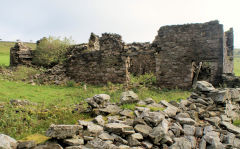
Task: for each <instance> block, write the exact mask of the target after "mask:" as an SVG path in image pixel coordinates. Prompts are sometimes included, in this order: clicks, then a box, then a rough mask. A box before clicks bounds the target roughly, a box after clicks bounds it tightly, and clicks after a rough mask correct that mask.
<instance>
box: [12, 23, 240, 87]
mask: <svg viewBox="0 0 240 149" xmlns="http://www.w3.org/2000/svg"><path fill="white" fill-rule="evenodd" d="M41 40H46V38H43V39H41ZM39 43H40V41H38V42H37V44H39ZM18 44H19V43H18ZM18 44H17V45H16V46H15V47H14V48H12V49H11V65H17V64H26V65H28V64H31V59H32V52H31V50H29V49H27V50H26V47H25V48H21V47H22V46H23V45H18ZM19 47H20V48H19ZM233 49H234V47H233V29H232V28H231V29H230V30H229V31H227V32H225V33H224V31H223V25H222V24H219V22H218V21H211V22H207V23H197V24H185V25H172V26H163V27H161V28H160V29H159V31H158V35H157V36H156V38H155V40H154V41H153V42H152V43H131V44H125V43H124V42H123V41H122V37H121V36H120V35H118V34H108V33H105V34H102V37H99V36H97V35H95V34H93V33H91V36H90V39H89V42H88V43H87V44H79V45H73V46H71V47H70V48H69V50H68V53H67V60H66V63H65V65H64V66H63V67H61V68H64V73H66V76H67V77H69V78H70V79H72V80H74V81H76V82H85V83H90V84H106V83H107V82H112V83H125V82H126V81H129V74H130V73H131V74H133V75H143V74H145V73H154V74H155V76H156V77H157V85H158V86H160V87H162V88H176V87H178V88H183V89H187V88H191V87H192V85H193V84H194V83H195V82H196V81H198V80H204V81H208V82H211V83H212V84H214V85H219V84H220V83H223V78H222V76H223V74H229V75H233ZM65 70H66V71H65ZM64 76H65V75H64ZM225 78H226V77H225ZM225 82H227V81H226V80H225ZM232 83H234V82H233V81H230V83H229V82H228V83H227V84H232ZM234 86H236V85H234ZM237 86H238V85H237Z"/></svg>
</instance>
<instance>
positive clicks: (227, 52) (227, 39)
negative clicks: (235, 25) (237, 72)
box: [223, 28, 234, 73]
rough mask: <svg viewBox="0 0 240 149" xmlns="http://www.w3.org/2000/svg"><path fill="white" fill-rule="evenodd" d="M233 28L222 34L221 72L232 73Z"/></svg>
mask: <svg viewBox="0 0 240 149" xmlns="http://www.w3.org/2000/svg"><path fill="white" fill-rule="evenodd" d="M233 49H234V46H233V29H232V28H231V29H230V30H228V31H226V32H225V34H224V60H223V62H224V67H223V73H233Z"/></svg>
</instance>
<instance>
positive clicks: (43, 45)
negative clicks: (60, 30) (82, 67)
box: [33, 36, 73, 67]
mask: <svg viewBox="0 0 240 149" xmlns="http://www.w3.org/2000/svg"><path fill="white" fill-rule="evenodd" d="M72 43H73V41H72V39H71V38H66V37H65V38H63V39H61V38H59V37H51V36H50V37H48V38H43V39H41V40H40V42H39V43H38V45H37V48H36V50H35V51H34V57H33V64H36V65H38V66H44V67H51V66H54V65H56V64H58V63H63V62H64V60H65V59H66V56H65V55H66V51H67V49H68V47H69V46H70V45H71V44H72Z"/></svg>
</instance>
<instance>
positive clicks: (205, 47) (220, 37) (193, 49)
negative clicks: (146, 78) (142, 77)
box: [153, 21, 233, 88]
mask: <svg viewBox="0 0 240 149" xmlns="http://www.w3.org/2000/svg"><path fill="white" fill-rule="evenodd" d="M228 41H230V40H228ZM231 45H232V44H231ZM153 46H154V47H155V49H156V51H159V52H158V54H157V56H156V73H157V74H156V75H157V80H158V84H159V85H160V86H162V87H167V88H174V87H180V88H190V87H191V85H192V81H193V77H194V70H195V68H194V67H195V66H194V65H198V64H199V63H200V62H202V63H203V68H204V67H205V68H206V67H207V68H210V71H209V72H208V73H209V74H208V77H204V76H202V79H204V80H207V81H210V82H211V83H213V84H215V85H218V84H219V83H221V75H222V73H223V72H224V71H223V70H227V69H228V68H226V67H232V65H233V64H231V63H229V61H224V62H225V65H223V59H224V57H223V53H224V51H225V50H226V49H224V32H223V25H222V24H219V23H218V21H212V22H208V23H204V24H186V25H174V26H164V27H161V28H160V30H159V31H158V35H157V36H156V39H155V40H154V42H153ZM232 71H233V70H231V71H228V72H229V73H232ZM202 75H203V74H202ZM205 75H206V74H205ZM199 77H200V79H201V74H200V76H199Z"/></svg>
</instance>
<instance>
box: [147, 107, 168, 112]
mask: <svg viewBox="0 0 240 149" xmlns="http://www.w3.org/2000/svg"><path fill="white" fill-rule="evenodd" d="M148 108H149V109H150V110H151V111H153V112H155V111H163V110H165V108H160V107H148Z"/></svg>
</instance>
